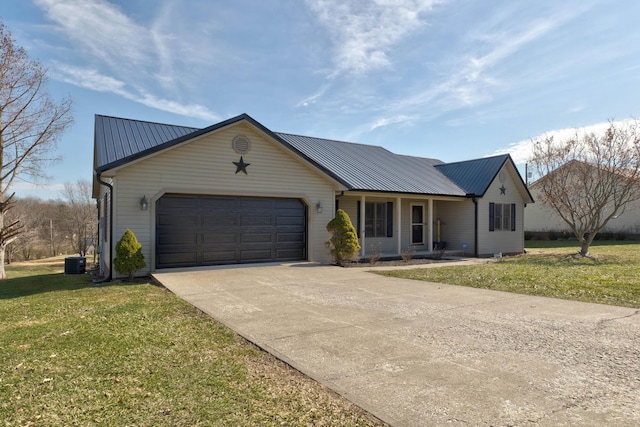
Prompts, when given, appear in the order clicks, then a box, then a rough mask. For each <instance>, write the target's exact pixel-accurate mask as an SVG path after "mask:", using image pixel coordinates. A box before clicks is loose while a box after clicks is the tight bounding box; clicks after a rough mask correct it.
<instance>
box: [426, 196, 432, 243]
mask: <svg viewBox="0 0 640 427" xmlns="http://www.w3.org/2000/svg"><path fill="white" fill-rule="evenodd" d="M427 212H428V214H427V221H428V222H427V224H428V225H427V242H428V244H429V246H428V250H429V251H432V250H433V199H429V201H428V205H427Z"/></svg>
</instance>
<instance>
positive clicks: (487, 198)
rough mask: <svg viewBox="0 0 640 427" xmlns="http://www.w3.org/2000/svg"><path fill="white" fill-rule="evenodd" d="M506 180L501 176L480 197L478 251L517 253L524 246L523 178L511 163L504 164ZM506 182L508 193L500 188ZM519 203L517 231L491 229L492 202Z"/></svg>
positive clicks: (484, 254) (488, 253) (481, 252)
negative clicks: (490, 212)
mask: <svg viewBox="0 0 640 427" xmlns="http://www.w3.org/2000/svg"><path fill="white" fill-rule="evenodd" d="M504 171H505V172H506V173H505V181H504V182H501V181H500V178H499V176H498V177H496V179H495V180H494V181H493V182H492V183H491V185H490V186H489V189H488V190H487V192H486V193H485V195H484V197H483V198H482V199H479V200H478V241H479V247H478V255H480V256H491V255H493V254H496V253H504V254H515V253H521V252H522V251H523V250H524V201H523V198H522V194H521V193H520V188H521V185H520V182H518V181H519V180H517V178H516V177H517V176H516V175H515V173H514V171H513V168H511V167H510V165H505V167H504ZM503 185H504V187H505V194H501V191H500V188H501V187H502V186H503ZM492 202H493V203H501V204H505V203H508V204H511V203H515V205H516V231H509V230H496V231H489V203H492Z"/></svg>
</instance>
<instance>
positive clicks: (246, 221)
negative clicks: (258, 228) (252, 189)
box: [242, 215, 273, 226]
mask: <svg viewBox="0 0 640 427" xmlns="http://www.w3.org/2000/svg"><path fill="white" fill-rule="evenodd" d="M272 224H273V218H272V217H271V216H255V215H253V216H249V215H247V216H243V217H242V225H243V226H255V225H268V226H270V225H272Z"/></svg>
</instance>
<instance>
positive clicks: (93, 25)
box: [34, 0, 220, 121]
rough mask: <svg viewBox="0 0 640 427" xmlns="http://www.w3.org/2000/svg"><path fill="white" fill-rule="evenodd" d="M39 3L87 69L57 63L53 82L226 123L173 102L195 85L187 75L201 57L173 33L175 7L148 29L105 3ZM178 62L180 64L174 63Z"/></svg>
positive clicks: (204, 110) (54, 0)
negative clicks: (55, 80)
mask: <svg viewBox="0 0 640 427" xmlns="http://www.w3.org/2000/svg"><path fill="white" fill-rule="evenodd" d="M34 1H35V3H36V4H37V5H38V6H39V7H40V8H42V9H43V10H44V12H45V13H46V15H47V17H48V18H49V19H50V20H51V21H53V22H54V23H55V25H56V27H55V30H56V31H57V32H58V33H61V34H62V35H63V37H65V38H67V39H68V40H69V41H71V43H72V45H73V46H74V48H75V49H76V50H77V51H78V52H79V53H80V55H79V59H77V62H82V64H81V65H75V64H71V63H66V64H65V63H60V62H55V63H54V67H55V68H54V69H53V70H52V77H53V78H56V79H58V80H61V81H64V82H66V83H69V84H73V85H76V86H79V87H83V88H86V89H90V90H95V91H99V92H110V93H113V94H116V95H118V96H121V97H123V98H125V99H128V100H130V101H134V102H137V103H140V104H142V105H145V106H148V107H151V108H156V109H159V110H162V111H168V112H171V113H174V114H179V115H183V116H188V117H195V118H201V119H204V120H207V121H215V120H219V119H220V116H219V115H218V114H216V113H214V112H212V111H210V110H209V109H208V108H207V107H205V106H203V105H199V104H186V105H185V104H181V103H180V102H179V101H177V100H172V99H170V98H172V97H176V98H177V97H178V96H181V95H182V93H183V92H184V89H183V87H184V85H185V84H189V82H188V79H185V78H184V75H185V74H186V73H188V72H189V71H192V70H193V69H194V68H195V67H193V62H190V60H189V58H194V57H196V55H190V53H191V49H192V48H185V47H184V44H185V43H188V41H189V40H188V37H186V38H185V40H179V39H178V38H177V37H175V36H174V35H173V34H172V33H171V31H169V30H168V28H170V26H169V25H170V23H171V19H170V18H171V17H172V16H173V14H172V9H171V6H170V4H165V5H161V7H160V8H159V9H160V12H159V15H158V17H157V18H156V19H155V20H154V21H153V22H152V23H151V24H150V25H149V26H148V27H147V26H145V25H141V24H139V23H137V22H135V21H134V20H133V19H131V18H130V17H129V16H127V15H126V14H125V13H124V12H123V11H122V10H121V9H120V8H119V7H118V6H115V5H113V4H111V3H109V2H108V1H105V0H34ZM69 56H70V57H73V56H75V55H69ZM201 56H202V55H200V56H198V58H199V57H201ZM76 57H77V56H76ZM175 58H180V61H178V62H176V63H174V61H175ZM200 60H201V59H197V60H193V61H195V62H198V61H200ZM176 65H177V66H176ZM177 75H180V76H181V77H182V78H176V76H177ZM149 77H152V78H151V79H149ZM181 89H182V90H181Z"/></svg>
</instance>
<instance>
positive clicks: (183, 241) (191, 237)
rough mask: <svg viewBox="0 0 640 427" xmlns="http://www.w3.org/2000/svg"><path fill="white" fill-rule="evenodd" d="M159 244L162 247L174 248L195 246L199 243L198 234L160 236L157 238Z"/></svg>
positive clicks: (186, 233)
mask: <svg viewBox="0 0 640 427" xmlns="http://www.w3.org/2000/svg"><path fill="white" fill-rule="evenodd" d="M156 239H157V240H158V244H160V245H161V246H174V245H195V244H197V243H198V234H197V233H188V232H184V233H180V234H177V233H172V234H164V233H163V234H158V235H157V236H156Z"/></svg>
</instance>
